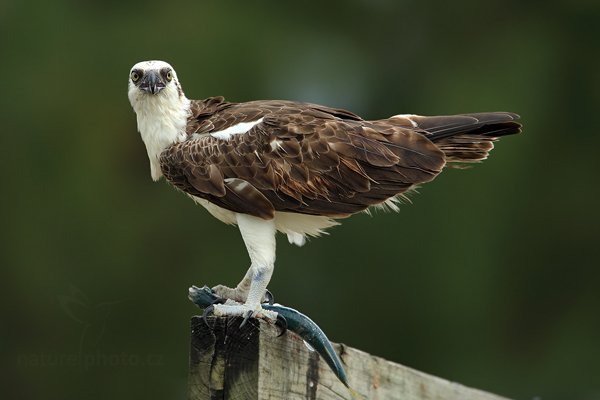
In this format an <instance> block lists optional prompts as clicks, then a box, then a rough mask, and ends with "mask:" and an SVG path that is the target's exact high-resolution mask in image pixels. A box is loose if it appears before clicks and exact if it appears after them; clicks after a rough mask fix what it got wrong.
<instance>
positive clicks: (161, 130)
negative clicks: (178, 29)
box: [127, 61, 190, 180]
mask: <svg viewBox="0 0 600 400" xmlns="http://www.w3.org/2000/svg"><path fill="white" fill-rule="evenodd" d="M127 94H128V97H129V101H130V102H131V106H132V107H133V109H134V111H135V113H136V114H137V123H138V130H139V131H140V134H141V135H142V140H143V141H144V143H145V144H146V150H147V151H148V157H149V159H150V169H151V174H152V178H153V179H154V180H157V179H158V178H160V177H161V175H162V172H161V171H160V163H159V156H160V153H161V152H162V151H163V150H164V149H166V148H167V147H168V146H170V145H172V144H173V143H176V142H179V141H182V140H184V139H185V137H186V135H185V127H186V121H187V117H188V116H189V109H190V101H189V100H188V99H187V98H186V97H185V95H184V94H183V90H181V85H180V84H179V80H178V79H177V74H176V73H175V70H174V69H173V67H171V66H170V65H169V64H168V63H166V62H164V61H142V62H139V63H137V64H135V65H134V66H133V67H132V68H131V71H130V72H129V87H128V93H127Z"/></svg>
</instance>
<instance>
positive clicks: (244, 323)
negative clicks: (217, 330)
mask: <svg viewBox="0 0 600 400" xmlns="http://www.w3.org/2000/svg"><path fill="white" fill-rule="evenodd" d="M251 316H252V311H250V310H248V311H246V313H245V314H244V320H243V321H242V323H241V324H240V328H242V327H243V326H244V325H246V322H248V320H249V319H250V317H251Z"/></svg>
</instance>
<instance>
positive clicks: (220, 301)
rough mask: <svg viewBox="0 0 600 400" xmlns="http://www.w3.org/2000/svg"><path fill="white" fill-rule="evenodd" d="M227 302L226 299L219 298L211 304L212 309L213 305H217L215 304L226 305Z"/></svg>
mask: <svg viewBox="0 0 600 400" xmlns="http://www.w3.org/2000/svg"><path fill="white" fill-rule="evenodd" d="M226 301H227V300H225V299H224V298H222V297H217V298H216V299H214V300H213V302H212V303H210V306H211V307H212V306H213V305H215V304H225V302H226ZM213 308H214V307H213Z"/></svg>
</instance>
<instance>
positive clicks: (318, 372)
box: [189, 317, 504, 400]
mask: <svg viewBox="0 0 600 400" xmlns="http://www.w3.org/2000/svg"><path fill="white" fill-rule="evenodd" d="M209 323H210V325H211V328H210V329H209V328H208V327H207V326H206V324H204V321H202V319H201V318H200V317H193V318H192V337H191V352H190V378H189V399H190V400H201V399H202V400H203V399H227V400H229V399H235V400H238V399H253V400H254V399H256V400H276V399H277V400H279V399H286V400H287V399H311V400H313V399H322V400H330V399H336V400H339V399H352V395H351V393H350V392H349V390H348V389H347V388H346V387H345V386H344V385H343V384H342V383H341V382H339V380H338V379H337V378H336V376H335V375H334V374H333V372H332V371H331V370H330V369H329V367H328V366H327V364H325V362H323V361H322V360H320V357H319V355H318V353H316V352H314V351H311V350H309V349H308V347H307V346H306V345H305V344H304V342H303V340H302V339H301V338H299V337H298V336H296V335H295V334H293V333H291V332H288V333H287V334H285V335H284V336H282V337H277V334H278V330H277V328H276V327H273V326H271V325H269V324H267V323H264V322H262V321H261V322H259V321H257V320H250V321H249V322H248V323H247V324H246V325H245V326H244V327H243V328H240V327H239V325H240V323H241V319H240V318H230V319H226V318H210V319H209ZM336 351H337V352H338V354H340V357H341V359H342V361H343V363H344V366H345V369H346V373H347V374H348V377H349V382H350V385H351V386H352V388H353V389H354V390H356V391H357V392H358V393H360V395H361V396H363V397H364V398H365V399H373V400H379V399H381V400H383V399H385V400H394V399H402V400H442V399H443V400H502V399H504V398H503V397H500V396H497V395H494V394H490V393H487V392H483V391H480V390H476V389H471V388H468V387H466V386H463V385H460V384H457V383H454V382H449V381H447V380H445V379H441V378H437V377H435V376H431V375H428V374H425V373H423V372H419V371H416V370H414V369H411V368H408V367H405V366H402V365H400V364H396V363H393V362H390V361H387V360H384V359H383V358H380V357H375V356H372V355H370V354H367V353H365V352H363V351H360V350H356V349H353V348H350V347H348V346H344V345H342V344H339V345H336Z"/></svg>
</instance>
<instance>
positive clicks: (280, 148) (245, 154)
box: [160, 99, 445, 218]
mask: <svg viewBox="0 0 600 400" xmlns="http://www.w3.org/2000/svg"><path fill="white" fill-rule="evenodd" d="M207 100H210V99H207ZM207 100H205V101H207ZM211 104H212V106H214V107H215V108H219V110H217V111H215V112H214V113H213V114H210V112H209V111H206V110H205V113H204V114H202V112H197V114H198V116H200V117H199V118H198V117H194V118H192V120H191V123H190V127H189V129H188V133H197V134H200V135H199V136H191V138H190V139H189V140H187V141H185V142H182V143H179V144H175V145H173V146H171V147H169V148H167V149H166V150H165V151H164V152H163V153H162V154H161V160H160V161H161V168H162V170H163V173H164V175H165V177H166V178H167V179H168V180H169V181H170V182H171V183H172V184H174V185H175V186H176V187H178V188H179V189H181V190H183V191H184V192H186V193H189V194H191V195H194V196H197V197H201V198H204V199H207V200H208V201H210V202H212V203H214V204H216V205H218V206H220V207H223V208H226V209H229V210H232V211H235V212H240V213H247V214H251V215H255V216H258V217H262V218H272V217H273V215H274V214H273V213H274V212H275V211H290V212H297V213H304V214H314V215H326V216H331V217H343V216H348V215H350V214H352V213H355V212H358V211H362V210H364V209H366V208H367V207H369V206H371V205H375V204H379V203H381V202H383V201H385V200H387V199H388V198H390V197H393V196H395V195H397V194H399V193H402V192H404V191H406V190H408V189H409V188H411V187H412V186H413V185H415V184H419V183H423V182H427V181H430V180H432V179H433V178H434V177H435V176H436V175H437V174H438V173H439V172H440V171H441V169H442V168H443V166H444V163H445V160H444V154H443V152H442V151H440V150H439V149H438V148H437V147H436V146H435V145H434V144H433V143H432V142H431V141H430V140H428V139H427V138H426V137H425V136H424V135H422V134H420V133H417V132H415V131H414V130H412V129H408V128H406V127H403V126H397V125H393V124H390V121H388V120H382V121H373V122H369V121H363V120H361V119H360V117H358V116H355V115H354V114H352V113H349V112H346V111H344V110H336V109H330V108H326V107H322V106H316V105H312V104H304V103H293V102H283V101H268V102H249V103H243V104H232V103H223V102H222V99H221V100H220V102H218V101H217V102H213V103H211ZM198 110H201V109H200V108H198ZM259 118H263V121H262V122H261V123H259V124H257V125H255V126H254V127H253V128H252V129H250V130H249V131H248V132H246V133H244V134H237V135H233V136H232V138H231V139H229V140H223V139H218V138H215V137H212V136H210V134H209V133H210V132H215V131H219V130H222V129H224V128H226V127H228V126H232V125H235V124H236V123H239V122H249V121H256V120H257V119H259Z"/></svg>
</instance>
